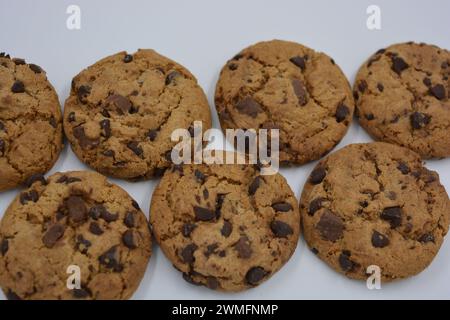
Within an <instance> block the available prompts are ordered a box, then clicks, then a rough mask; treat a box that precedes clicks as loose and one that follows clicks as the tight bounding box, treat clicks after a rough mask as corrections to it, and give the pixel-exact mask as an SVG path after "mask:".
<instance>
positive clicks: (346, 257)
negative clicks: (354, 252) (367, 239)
mask: <svg viewBox="0 0 450 320" xmlns="http://www.w3.org/2000/svg"><path fill="white" fill-rule="evenodd" d="M350 256H351V253H350V252H349V251H345V250H344V251H343V252H342V253H341V254H340V255H339V265H340V266H341V269H342V270H343V271H345V272H350V271H353V269H354V267H355V266H356V264H355V263H354V262H353V261H352V260H350Z"/></svg>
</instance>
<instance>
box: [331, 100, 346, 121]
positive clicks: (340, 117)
mask: <svg viewBox="0 0 450 320" xmlns="http://www.w3.org/2000/svg"><path fill="white" fill-rule="evenodd" d="M349 114H350V110H349V109H348V107H347V106H346V105H345V104H343V103H340V104H339V105H338V106H337V108H336V113H335V115H334V116H335V118H336V121H337V122H338V123H340V122H342V121H344V120H345V119H346V118H347V116H348V115H349Z"/></svg>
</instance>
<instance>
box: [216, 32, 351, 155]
mask: <svg viewBox="0 0 450 320" xmlns="http://www.w3.org/2000/svg"><path fill="white" fill-rule="evenodd" d="M215 104H216V108H217V111H218V113H219V118H220V123H221V125H222V129H223V130H225V129H228V128H232V129H234V128H240V129H255V130H258V129H261V128H262V129H279V130H280V161H281V162H282V163H284V164H286V163H297V164H302V163H305V162H308V161H311V160H316V159H319V158H320V157H322V156H323V155H324V154H326V153H328V152H329V151H330V150H331V149H333V148H334V147H335V146H336V145H337V144H338V143H339V141H340V140H341V139H342V138H343V136H344V135H345V133H346V132H347V129H348V127H349V125H350V123H351V121H352V116H353V111H354V101H353V97H352V92H351V88H350V85H349V83H348V81H347V79H346V77H345V75H344V74H343V73H342V71H341V69H340V68H339V67H338V66H337V65H336V64H335V62H334V60H333V59H331V58H330V57H329V56H327V55H326V54H324V53H320V52H316V51H314V50H312V49H310V48H307V47H305V46H303V45H301V44H298V43H295V42H288V41H281V40H272V41H267V42H259V43H257V44H254V45H252V46H250V47H248V48H246V49H244V50H242V51H241V52H240V53H238V54H237V55H236V56H235V57H234V58H232V59H231V60H229V61H228V62H227V63H226V65H225V66H224V67H223V69H222V71H221V72H220V77H219V81H218V83H217V86H216V93H215Z"/></svg>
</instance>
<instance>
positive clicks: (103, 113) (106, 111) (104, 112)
mask: <svg viewBox="0 0 450 320" xmlns="http://www.w3.org/2000/svg"><path fill="white" fill-rule="evenodd" d="M100 113H101V115H102V116H104V117H105V118H111V114H110V113H109V111H108V110H106V109H102V111H100Z"/></svg>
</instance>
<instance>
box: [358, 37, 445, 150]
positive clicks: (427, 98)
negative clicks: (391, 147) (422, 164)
mask: <svg viewBox="0 0 450 320" xmlns="http://www.w3.org/2000/svg"><path fill="white" fill-rule="evenodd" d="M449 76H450V52H449V51H447V50H444V49H441V48H438V47H436V46H433V45H427V44H423V43H422V44H417V43H412V42H409V43H401V44H395V45H392V46H390V47H388V48H386V49H381V50H378V51H377V52H376V53H375V54H374V55H373V56H371V57H370V58H369V60H368V61H366V62H365V63H364V65H363V66H362V67H361V68H360V70H359V72H358V74H357V77H356V80H355V84H354V88H353V90H354V95H355V99H356V107H357V114H358V118H359V123H360V124H361V125H362V126H363V127H364V128H365V129H366V130H367V132H368V133H369V134H370V135H371V136H372V137H374V138H375V139H376V140H380V141H385V142H390V143H395V144H398V145H401V146H404V147H407V148H410V149H412V150H414V151H415V152H417V153H419V154H420V155H421V156H422V157H423V158H441V157H448V156H450V140H449V139H448V135H449V134H450V100H449V94H450V92H449V90H450V79H449Z"/></svg>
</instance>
